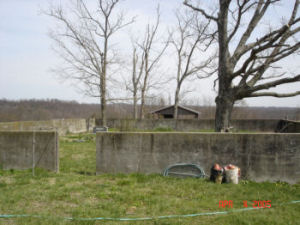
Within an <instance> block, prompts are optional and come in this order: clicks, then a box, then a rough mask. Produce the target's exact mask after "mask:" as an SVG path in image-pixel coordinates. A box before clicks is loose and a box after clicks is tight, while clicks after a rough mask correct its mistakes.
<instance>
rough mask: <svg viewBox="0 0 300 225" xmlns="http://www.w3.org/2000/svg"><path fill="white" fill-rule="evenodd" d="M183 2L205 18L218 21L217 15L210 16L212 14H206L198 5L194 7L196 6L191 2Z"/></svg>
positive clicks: (186, 0)
mask: <svg viewBox="0 0 300 225" xmlns="http://www.w3.org/2000/svg"><path fill="white" fill-rule="evenodd" d="M183 4H184V5H186V6H188V7H190V8H191V9H193V10H195V11H198V12H200V13H201V14H202V15H203V16H205V17H206V18H207V19H209V20H214V21H216V22H217V21H218V17H215V16H212V15H208V14H207V13H206V12H205V10H204V9H201V8H198V7H196V6H193V5H192V4H190V3H189V1H188V0H185V1H184V2H183Z"/></svg>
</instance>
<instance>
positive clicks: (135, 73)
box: [125, 42, 144, 119]
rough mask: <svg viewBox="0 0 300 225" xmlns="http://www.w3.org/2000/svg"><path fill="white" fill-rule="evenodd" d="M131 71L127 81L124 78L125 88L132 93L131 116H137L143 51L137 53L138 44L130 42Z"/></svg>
mask: <svg viewBox="0 0 300 225" xmlns="http://www.w3.org/2000/svg"><path fill="white" fill-rule="evenodd" d="M132 48H133V50H132V71H131V77H130V80H129V82H127V81H126V80H125V85H126V89H127V90H129V91H130V92H131V94H132V99H133V118H134V119H137V118H138V105H137V103H138V100H139V99H140V96H139V91H140V88H141V85H140V81H141V78H142V75H143V68H144V53H143V52H142V53H141V55H139V53H138V51H137V50H138V48H139V47H138V46H137V44H136V43H134V42H133V43H132Z"/></svg>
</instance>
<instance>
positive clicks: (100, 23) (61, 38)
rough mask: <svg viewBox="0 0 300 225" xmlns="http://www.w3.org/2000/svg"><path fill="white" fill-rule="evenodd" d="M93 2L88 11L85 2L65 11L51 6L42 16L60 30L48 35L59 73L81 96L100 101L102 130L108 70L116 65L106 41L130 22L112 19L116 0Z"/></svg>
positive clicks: (59, 7)
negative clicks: (81, 87)
mask: <svg viewBox="0 0 300 225" xmlns="http://www.w3.org/2000/svg"><path fill="white" fill-rule="evenodd" d="M96 2H97V7H96V8H94V9H89V8H88V6H87V4H86V1H85V0H76V1H73V2H72V7H71V8H70V10H69V11H68V10H67V9H66V8H63V7H62V6H60V5H59V6H54V5H52V6H51V7H50V9H49V11H47V12H45V14H46V15H48V16H50V17H52V18H54V19H55V20H56V22H57V23H58V25H59V26H60V27H57V28H56V29H55V30H52V31H50V33H49V34H50V37H51V38H52V39H53V40H54V42H55V44H56V46H55V50H56V51H57V52H58V54H59V55H60V57H61V58H62V59H63V60H64V62H65V64H64V66H63V67H62V68H61V69H60V70H59V72H60V73H61V75H63V76H64V77H65V78H71V79H74V80H77V81H78V82H80V83H81V84H83V85H84V92H85V94H87V95H89V96H92V97H98V98H99V99H100V105H101V119H102V125H103V126H106V103H107V101H109V99H108V98H107V95H108V93H107V82H108V79H107V78H108V70H109V66H112V65H114V64H115V63H117V61H116V53H115V51H113V49H112V47H111V46H110V40H111V37H112V36H113V35H115V34H116V33H117V32H118V31H119V30H120V29H122V28H123V27H125V26H126V25H128V24H130V23H132V20H131V21H129V22H125V18H124V14H123V13H120V14H119V15H114V14H115V13H114V12H115V9H116V5H117V4H118V3H119V0H98V1H96ZM68 13H69V14H68ZM59 28H60V29H59Z"/></svg>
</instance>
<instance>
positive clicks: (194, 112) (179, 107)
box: [150, 105, 200, 116]
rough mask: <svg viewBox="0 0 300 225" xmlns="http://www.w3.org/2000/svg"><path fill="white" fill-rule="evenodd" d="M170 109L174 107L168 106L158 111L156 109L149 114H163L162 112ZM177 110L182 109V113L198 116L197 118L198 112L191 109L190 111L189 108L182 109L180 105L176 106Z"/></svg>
mask: <svg viewBox="0 0 300 225" xmlns="http://www.w3.org/2000/svg"><path fill="white" fill-rule="evenodd" d="M171 108H174V105H170V106H166V107H163V108H160V109H157V110H155V111H152V112H150V113H151V114H163V112H164V111H166V110H168V109H171ZM178 109H182V110H184V111H187V112H189V113H191V114H195V115H198V116H199V114H200V113H199V112H197V111H195V110H193V109H190V108H187V107H184V106H182V105H178Z"/></svg>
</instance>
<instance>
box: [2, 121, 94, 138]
mask: <svg viewBox="0 0 300 225" xmlns="http://www.w3.org/2000/svg"><path fill="white" fill-rule="evenodd" d="M94 126H95V120H93V119H90V120H88V119H87V120H86V119H60V120H47V121H19V122H8V123H0V130H3V131H32V130H36V131H38V130H57V132H58V133H59V135H64V134H66V133H68V132H70V133H81V132H87V131H92V129H93V127H94Z"/></svg>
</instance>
